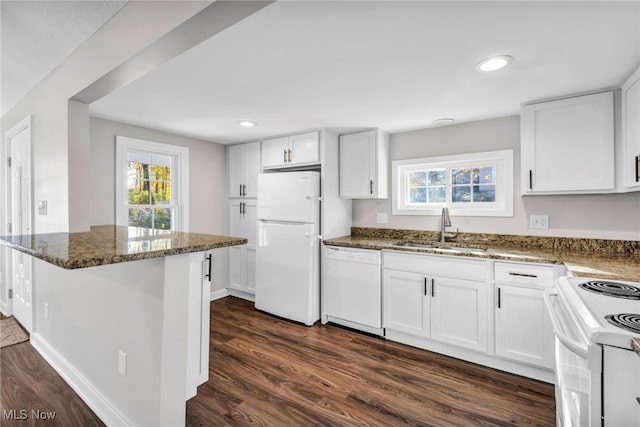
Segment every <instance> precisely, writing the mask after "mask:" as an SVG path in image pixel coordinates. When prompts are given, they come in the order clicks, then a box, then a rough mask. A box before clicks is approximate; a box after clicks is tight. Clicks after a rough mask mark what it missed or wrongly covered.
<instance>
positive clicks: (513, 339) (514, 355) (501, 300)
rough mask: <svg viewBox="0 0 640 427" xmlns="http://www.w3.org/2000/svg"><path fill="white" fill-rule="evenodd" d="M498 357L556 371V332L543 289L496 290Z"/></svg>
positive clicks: (511, 288) (513, 288) (511, 287)
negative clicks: (546, 305) (554, 347)
mask: <svg viewBox="0 0 640 427" xmlns="http://www.w3.org/2000/svg"><path fill="white" fill-rule="evenodd" d="M497 292H498V294H497V295H496V297H497V299H498V301H497V303H496V329H495V331H496V332H495V333H496V354H497V355H498V356H502V357H507V358H509V359H513V360H518V361H521V362H526V363H531V364H533V365H537V366H542V367H545V368H553V346H554V339H553V328H552V326H551V320H550V319H549V313H547V309H546V307H545V305H544V299H543V297H542V292H543V291H542V290H541V289H529V288H521V287H517V286H504V285H500V286H497Z"/></svg>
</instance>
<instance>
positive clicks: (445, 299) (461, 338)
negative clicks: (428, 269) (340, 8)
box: [431, 277, 489, 352]
mask: <svg viewBox="0 0 640 427" xmlns="http://www.w3.org/2000/svg"><path fill="white" fill-rule="evenodd" d="M431 286H432V291H431V339H432V340H436V341H441V342H445V343H448V344H453V345H456V346H459V347H465V348H469V349H471V350H477V351H481V352H486V351H487V335H488V330H489V328H488V326H489V321H488V319H489V304H488V300H487V297H488V285H487V283H486V282H476V281H471V280H464V279H453V278H449V277H433V278H432V281H431Z"/></svg>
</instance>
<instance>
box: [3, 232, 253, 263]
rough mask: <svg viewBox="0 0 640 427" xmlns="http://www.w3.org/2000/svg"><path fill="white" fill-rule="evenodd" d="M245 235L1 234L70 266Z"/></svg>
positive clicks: (7, 241) (234, 241)
mask: <svg viewBox="0 0 640 427" xmlns="http://www.w3.org/2000/svg"><path fill="white" fill-rule="evenodd" d="M245 243H247V239H245V238H241V237H229V236H217V235H212V234H199V233H184V232H170V231H166V230H152V229H147V228H138V227H126V226H118V225H97V226H92V227H91V229H90V230H89V231H86V232H79V233H48V234H32V235H20V236H1V237H0V244H4V245H6V246H9V247H11V248H13V249H16V250H18V251H20V252H24V253H26V254H29V255H31V256H34V257H36V258H39V259H41V260H43V261H46V262H48V263H50V264H54V265H57V266H58V267H62V268H65V269H68V270H72V269H76V268H86V267H95V266H99V265H107V264H116V263H120V262H127V261H136V260H142V259H149V258H158V257H164V256H169V255H177V254H183V253H189V252H201V251H206V250H209V249H216V248H224V247H227V246H237V245H243V244H245Z"/></svg>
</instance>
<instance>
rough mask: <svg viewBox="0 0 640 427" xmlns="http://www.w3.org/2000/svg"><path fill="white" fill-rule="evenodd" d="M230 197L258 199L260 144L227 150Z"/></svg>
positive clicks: (238, 146)
mask: <svg viewBox="0 0 640 427" xmlns="http://www.w3.org/2000/svg"><path fill="white" fill-rule="evenodd" d="M227 164H228V171H229V197H257V195H258V193H257V192H256V191H257V186H258V185H257V184H258V173H260V143H259V142H250V143H247V144H240V145H233V146H230V147H228V148H227Z"/></svg>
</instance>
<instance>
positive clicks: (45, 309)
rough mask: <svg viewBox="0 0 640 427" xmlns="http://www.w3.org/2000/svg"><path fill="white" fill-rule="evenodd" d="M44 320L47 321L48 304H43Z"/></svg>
mask: <svg viewBox="0 0 640 427" xmlns="http://www.w3.org/2000/svg"><path fill="white" fill-rule="evenodd" d="M44 318H45V319H46V320H49V303H46V302H45V303H44Z"/></svg>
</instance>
